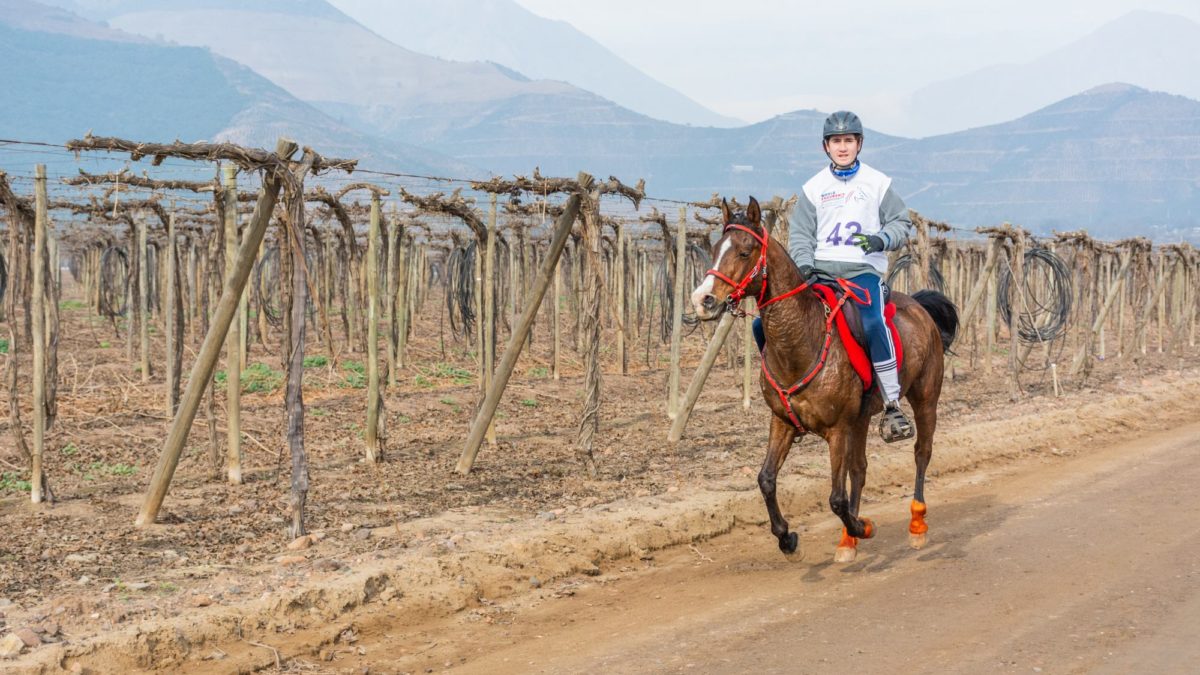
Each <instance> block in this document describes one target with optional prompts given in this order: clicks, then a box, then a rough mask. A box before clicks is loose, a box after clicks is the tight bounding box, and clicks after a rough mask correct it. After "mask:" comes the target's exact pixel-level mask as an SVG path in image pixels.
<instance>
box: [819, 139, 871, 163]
mask: <svg viewBox="0 0 1200 675" xmlns="http://www.w3.org/2000/svg"><path fill="white" fill-rule="evenodd" d="M861 149H862V141H860V140H858V136H856V135H854V134H837V135H836V136H830V137H829V138H827V139H825V152H828V153H829V156H830V157H832V158H833V162H834V163H835V164H837V165H838V166H849V165H851V164H853V163H854V160H855V159H858V151H859V150H861Z"/></svg>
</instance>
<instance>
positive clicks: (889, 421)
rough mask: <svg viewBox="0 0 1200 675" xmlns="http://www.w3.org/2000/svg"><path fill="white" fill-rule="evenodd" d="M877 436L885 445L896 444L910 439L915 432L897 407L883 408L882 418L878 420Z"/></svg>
mask: <svg viewBox="0 0 1200 675" xmlns="http://www.w3.org/2000/svg"><path fill="white" fill-rule="evenodd" d="M879 435H880V436H882V437H883V441H884V442H885V443H896V442H897V441H903V440H907V439H909V438H912V437H913V436H914V435H916V430H915V429H914V428H913V425H912V422H910V421H908V418H907V417H905V416H904V412H903V411H901V410H900V408H899V407H895V408H884V410H883V417H880V418H879Z"/></svg>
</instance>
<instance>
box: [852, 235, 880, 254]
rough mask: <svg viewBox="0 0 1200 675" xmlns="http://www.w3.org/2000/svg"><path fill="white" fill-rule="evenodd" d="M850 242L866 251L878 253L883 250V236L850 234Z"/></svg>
mask: <svg viewBox="0 0 1200 675" xmlns="http://www.w3.org/2000/svg"><path fill="white" fill-rule="evenodd" d="M850 243H852V244H854V245H855V246H857V247H859V248H861V249H862V250H864V251H866V252H867V253H878V252H879V251H882V250H883V238H882V237H879V236H877V235H874V234H852V235H850Z"/></svg>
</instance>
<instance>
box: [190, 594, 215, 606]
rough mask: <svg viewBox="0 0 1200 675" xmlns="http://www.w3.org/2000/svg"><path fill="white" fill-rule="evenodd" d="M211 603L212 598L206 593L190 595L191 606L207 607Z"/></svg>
mask: <svg viewBox="0 0 1200 675" xmlns="http://www.w3.org/2000/svg"><path fill="white" fill-rule="evenodd" d="M212 603H213V599H212V597H211V596H208V595H194V596H192V607H208V606H209V605H211V604H212Z"/></svg>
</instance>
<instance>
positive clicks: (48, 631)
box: [38, 621, 62, 637]
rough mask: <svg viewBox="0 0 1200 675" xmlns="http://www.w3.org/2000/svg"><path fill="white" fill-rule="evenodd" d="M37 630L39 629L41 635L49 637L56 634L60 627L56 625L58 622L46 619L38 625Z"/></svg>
mask: <svg viewBox="0 0 1200 675" xmlns="http://www.w3.org/2000/svg"><path fill="white" fill-rule="evenodd" d="M38 630H39V631H41V633H42V634H43V635H48V636H50V637H54V636H56V635H58V633H59V631H60V630H62V628H61V627H60V626H59V625H58V622H56V621H47V622H46V623H43V624H42V625H41V626H39V627H38Z"/></svg>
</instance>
